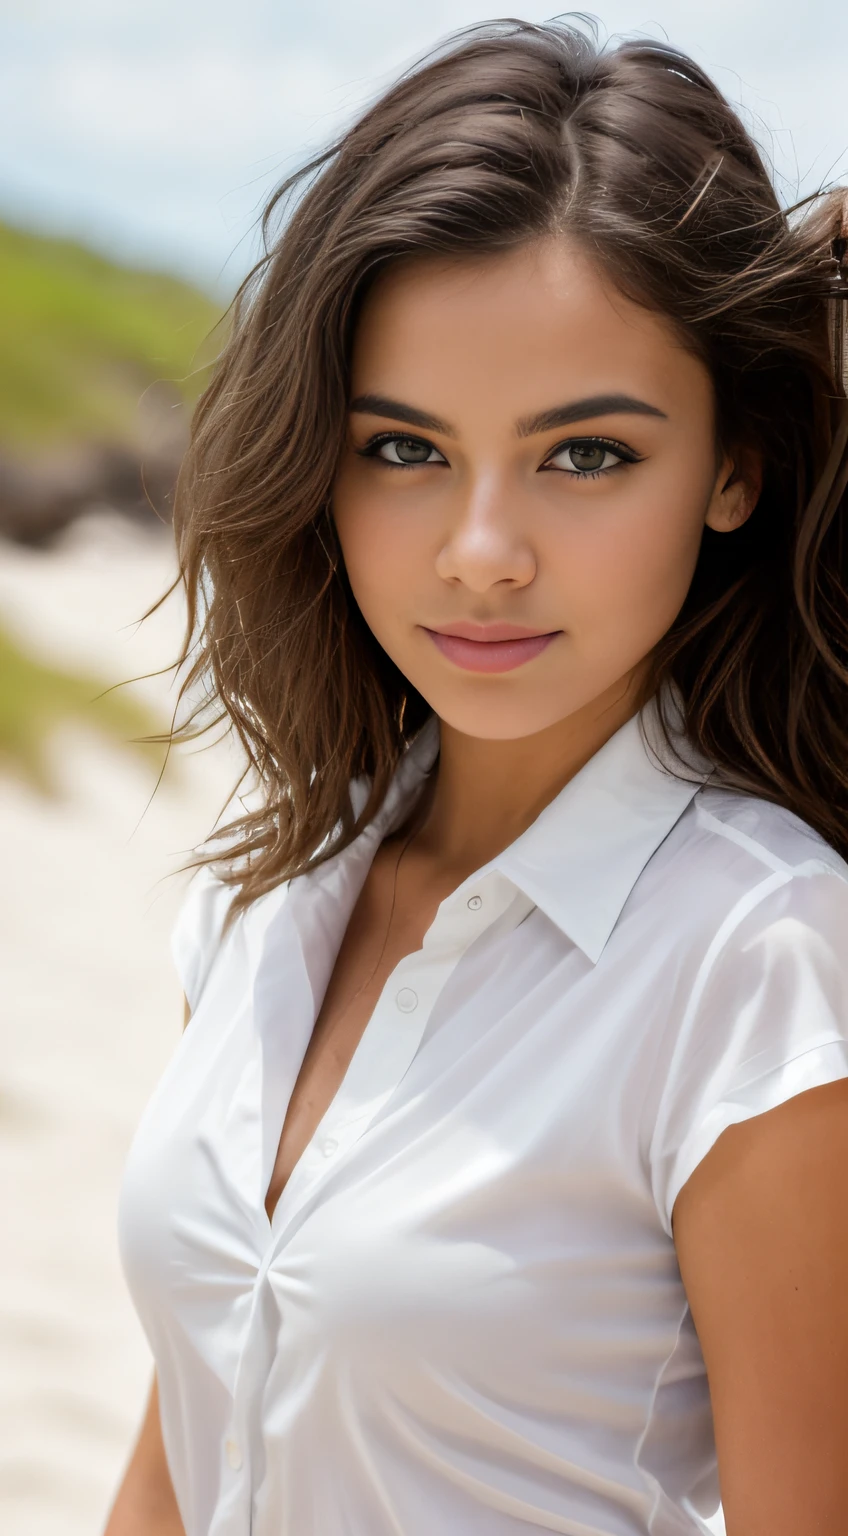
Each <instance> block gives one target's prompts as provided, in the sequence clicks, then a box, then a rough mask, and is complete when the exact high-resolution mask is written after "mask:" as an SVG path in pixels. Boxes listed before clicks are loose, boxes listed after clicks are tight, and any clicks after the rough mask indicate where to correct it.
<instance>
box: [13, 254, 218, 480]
mask: <svg viewBox="0 0 848 1536" xmlns="http://www.w3.org/2000/svg"><path fill="white" fill-rule="evenodd" d="M220 317H221V306H218V305H216V304H215V303H214V302H213V301H212V300H211V299H209V298H207V297H206V295H204V294H202V293H200V292H198V291H197V290H196V289H194V288H192V287H191V286H190V285H189V284H187V283H183V282H180V281H178V280H177V279H175V278H171V277H165V276H160V275H158V274H156V273H150V272H140V271H133V270H132V269H129V268H125V267H121V266H118V265H116V264H115V263H113V262H110V261H107V260H105V259H104V258H103V257H101V256H96V255H94V254H93V253H92V252H90V251H87V250H85V249H84V248H83V247H82V246H79V245H75V244H72V243H71V242H69V241H64V240H51V239H46V238H44V237H43V236H41V235H32V234H27V233H24V232H22V231H20V230H16V229H12V228H10V227H9V226H7V225H3V224H0V444H3V443H5V444H7V445H10V446H14V447H15V448H17V449H23V450H25V451H26V450H27V449H29V450H33V449H37V448H39V447H41V446H44V445H46V444H50V443H55V442H63V443H67V442H70V441H74V440H79V439H88V440H91V439H97V440H98V441H111V442H117V443H124V444H127V445H133V444H135V442H136V440H137V435H138V429H137V413H138V403H139V399H140V397H141V396H142V395H143V393H144V391H145V389H147V388H148V387H149V386H150V385H151V384H153V383H156V382H157V381H163V380H164V381H167V382H168V383H169V384H172V385H174V386H176V389H177V390H178V392H179V394H180V396H181V397H182V398H183V399H184V400H185V401H186V402H188V403H191V402H192V401H193V400H194V399H195V398H196V397H197V395H198V394H199V392H200V389H201V388H202V385H203V382H204V376H205V366H206V365H208V363H209V362H211V360H212V358H213V357H214V355H215V353H216V352H217V350H218V348H219V346H220V333H217V334H216V336H215V337H212V336H210V333H211V332H212V330H213V328H214V327H215V326H216V323H217V322H218V321H219V319H220Z"/></svg>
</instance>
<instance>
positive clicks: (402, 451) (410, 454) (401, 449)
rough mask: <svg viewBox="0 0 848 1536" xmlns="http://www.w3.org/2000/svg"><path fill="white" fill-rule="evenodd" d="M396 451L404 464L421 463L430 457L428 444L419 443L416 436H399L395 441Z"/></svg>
mask: <svg viewBox="0 0 848 1536" xmlns="http://www.w3.org/2000/svg"><path fill="white" fill-rule="evenodd" d="M395 453H396V454H397V456H398V458H399V459H402V460H403V462H404V464H421V463H422V462H423V460H424V459H428V458H429V457H430V449H429V448H428V446H427V444H426V443H417V442H416V441H415V438H414V437H399V438H398V439H397V441H396V443H395Z"/></svg>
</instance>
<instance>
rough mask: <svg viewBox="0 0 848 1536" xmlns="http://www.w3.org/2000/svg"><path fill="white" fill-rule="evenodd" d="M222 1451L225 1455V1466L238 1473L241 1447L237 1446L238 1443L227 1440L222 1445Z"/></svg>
mask: <svg viewBox="0 0 848 1536" xmlns="http://www.w3.org/2000/svg"><path fill="white" fill-rule="evenodd" d="M224 1450H225V1451H226V1454H227V1465H228V1466H230V1467H232V1469H233V1471H234V1472H238V1470H239V1467H240V1466H241V1446H240V1445H239V1443H238V1441H237V1440H227V1441H226V1443H225V1445H224Z"/></svg>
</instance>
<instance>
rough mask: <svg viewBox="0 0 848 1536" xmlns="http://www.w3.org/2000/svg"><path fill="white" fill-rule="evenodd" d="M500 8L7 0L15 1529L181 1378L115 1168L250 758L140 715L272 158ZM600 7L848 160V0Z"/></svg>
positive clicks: (5, 1254)
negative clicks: (192, 454)
mask: <svg viewBox="0 0 848 1536" xmlns="http://www.w3.org/2000/svg"><path fill="white" fill-rule="evenodd" d="M497 14H499V12H498V11H497V10H492V9H491V8H490V6H489V5H487V4H478V3H473V0H450V3H448V0H415V3H413V4H407V3H405V0H391V3H390V0H358V3H357V4H356V5H355V6H352V5H350V4H349V3H346V0H310V4H309V5H302V4H295V3H294V0H240V4H238V5H234V4H232V3H224V0H202V3H201V0H74V4H73V5H68V4H67V0H26V3H25V4H24V3H21V4H17V3H14V0H0V849H2V855H0V857H2V862H3V878H2V882H0V968H1V969H0V1026H2V1033H0V1188H2V1190H3V1204H2V1212H0V1231H2V1263H0V1360H2V1369H0V1420H2V1423H3V1426H4V1432H3V1436H2V1438H0V1529H2V1530H3V1531H4V1532H8V1533H9V1536H58V1533H61V1536H97V1533H98V1532H100V1531H101V1529H102V1526H103V1523H104V1520H105V1516H106V1512H107V1509H108V1506H109V1503H110V1501H111V1497H112V1494H113V1492H114V1489H115V1486H116V1483H117V1481H118V1479H119V1477H120V1475H121V1472H122V1468H123V1465H124V1463H125V1459H126V1456H127V1454H128V1451H129V1447H130V1444H131V1441H132V1439H133V1437H134V1434H135V1430H136V1427H137V1424H138V1421H139V1416H140V1413H141V1409H142V1403H143V1398H144V1396H145V1394H146V1390H147V1385H148V1380H149V1372H150V1361H149V1358H148V1354H147V1348H146V1345H145V1342H144V1340H143V1337H142V1336H141V1333H140V1330H139V1328H138V1325H137V1323H136V1321H135V1317H134V1314H133V1312H132V1309H131V1307H130V1303H129V1300H128V1297H127V1295H126V1292H125V1289H124V1285H123V1280H122V1277H121V1273H120V1268H119V1264H118V1258H117V1252H116V1245H115V1203H116V1195H117V1189H118V1183H119V1179H120V1174H121V1169H122V1165H123V1160H124V1157H125V1155H126V1150H127V1146H128V1143H129V1139H130V1136H131V1134H132V1131H133V1128H134V1126H135V1124H136V1121H137V1119H138V1116H139V1114H140V1112H141V1110H142V1108H143V1106H144V1103H145V1102H146V1099H147V1097H148V1096H149V1094H150V1092H151V1091H152V1089H153V1087H154V1085H155V1083H156V1080H157V1078H158V1076H159V1074H160V1072H161V1070H162V1068H163V1066H164V1064H165V1062H166V1060H167V1058H168V1055H169V1053H170V1051H171V1050H172V1049H173V1047H174V1045H175V1043H176V1040H177V1039H178V1036H179V1031H180V1027H181V1002H180V991H179V985H178V982H177V979H176V976H175V974H174V972H173V969H172V966H171V960H170V954H169V947H168V939H169V932H170V927H171V924H172V922H173V917H174V914H175V911H176V907H177V904H178V902H179V899H180V895H181V892H182V889H183V887H184V883H185V877H184V876H182V875H179V874H177V873H175V871H177V870H178V869H179V866H180V863H181V862H182V861H183V860H184V859H185V858H186V856H187V854H188V852H189V850H190V849H191V848H192V846H193V845H194V844H196V843H197V842H198V841H199V840H200V839H201V838H202V837H203V835H204V834H205V832H206V831H207V830H208V829H209V827H210V826H211V824H212V822H213V821H214V819H215V817H216V816H217V814H218V812H219V810H220V808H221V806H222V804H223V803H224V801H225V800H226V799H227V798H228V795H229V793H230V791H231V789H232V787H233V784H234V781H235V779H236V777H237V776H238V770H239V762H238V756H237V753H236V751H235V749H234V748H233V746H232V745H231V744H228V743H227V742H226V741H225V740H224V741H219V742H218V743H217V744H214V745H212V746H211V747H209V748H207V749H204V750H200V749H199V747H197V746H195V747H193V748H191V749H190V750H186V749H183V750H181V751H180V752H179V753H178V754H173V755H172V757H171V759H170V761H169V763H168V765H167V768H166V770H165V772H164V774H162V775H161V782H159V783H158V787H157V780H158V779H159V777H160V770H161V769H162V766H163V760H164V754H163V751H162V749H161V748H154V747H149V746H148V747H144V746H140V745H138V744H137V742H136V738H138V737H139V736H143V735H145V734H146V733H148V732H149V731H150V730H151V729H152V730H156V729H161V728H162V727H163V726H165V725H166V724H167V722H168V720H169V718H170V715H171V712H172V710H173V707H174V696H175V690H174V675H173V672H169V671H168V670H164V671H162V670H160V669H163V668H164V669H167V667H168V665H169V663H170V662H171V661H172V660H173V658H174V656H175V654H176V650H177V646H178V644H179V640H180V637H181V633H182V624H183V610H182V601H181V597H180V594H179V593H178V592H177V593H174V594H173V595H172V596H171V597H170V598H169V599H168V600H167V602H166V603H165V604H164V605H163V606H162V607H161V608H160V609H159V610H158V611H157V612H156V614H155V615H154V616H153V617H151V618H149V619H148V620H146V621H145V622H144V623H141V622H140V620H141V616H142V615H143V614H144V612H145V610H146V609H147V608H148V607H149V605H150V604H151V603H153V602H154V601H155V600H156V599H157V598H158V597H159V596H160V595H161V594H162V593H163V592H164V591H165V589H166V588H167V587H168V586H169V584H170V582H171V581H172V579H173V575H174V561H173V555H172V548H171V542H172V541H171V534H170V530H169V526H168V518H169V496H170V491H171V488H172V485H173V480H174V476H175V474H176V470H177V466H178V464H179V460H180V456H181V453H182V451H183V446H184V443H185V438H186V431H187V423H188V419H189V415H190V410H191V406H192V403H193V401H194V400H195V399H196V397H197V394H198V392H199V390H200V389H201V388H202V385H203V382H204V379H205V378H206V377H207V370H208V366H209V363H210V361H211V360H212V359H213V358H214V355H215V352H216V349H217V347H218V345H219V344H220V339H221V335H222V331H221V328H220V324H219V322H220V321H221V317H222V315H223V314H224V312H225V310H226V307H227V305H228V303H229V300H230V298H231V297H232V294H233V292H234V290H235V288H236V286H237V284H238V282H239V280H240V279H241V277H242V276H243V275H244V274H245V273H246V271H247V270H248V268H249V266H250V265H251V263H252V261H253V260H254V259H255V257H256V255H257V254H258V251H259V246H258V240H257V233H256V220H257V218H258V215H259V213H260V212H261V208H262V205H263V202H264V200H265V198H266V197H267V195H268V194H269V193H270V192H271V190H272V189H273V187H274V186H275V185H276V184H277V182H278V181H279V180H280V179H282V177H283V176H284V175H285V174H286V173H287V172H289V171H290V170H291V169H293V168H294V166H295V165H297V164H298V163H299V162H300V161H301V160H303V159H305V158H306V157H307V155H308V153H309V152H310V150H313V149H315V148H317V147H318V146H319V145H320V144H321V143H322V142H323V141H324V140H325V139H326V138H327V137H329V136H330V135H331V134H332V133H333V132H334V131H336V129H337V128H338V127H339V126H340V125H342V124H343V123H344V122H346V121H348V120H349V119H350V118H351V116H352V115H353V114H355V113H356V111H357V110H358V109H359V108H360V107H361V106H362V105H363V104H364V103H365V102H367V101H368V100H369V99H370V98H372V97H373V96H374V95H375V94H377V93H378V92H379V91H380V90H381V89H382V88H383V87H384V86H385V85H386V84H388V83H389V81H390V80H391V79H392V78H393V76H394V75H395V74H396V73H397V72H398V71H399V70H400V69H401V68H403V67H404V66H405V65H407V64H409V63H410V62H412V60H413V59H414V58H415V57H417V56H418V55H419V54H420V53H421V52H423V51H424V50H425V49H426V48H427V47H428V46H430V45H431V44H432V43H434V42H435V41H436V40H437V39H438V38H440V37H442V36H443V35H444V34H445V33H447V32H448V31H450V30H452V29H454V28H456V27H459V26H462V25H464V24H467V23H471V22H474V21H479V20H484V19H488V18H490V17H491V16H493V15H497ZM519 14H520V15H521V16H523V17H525V18H526V19H530V20H542V19H544V18H545V17H546V16H548V15H550V14H552V13H551V11H550V10H549V9H548V7H547V6H545V5H537V4H531V3H528V4H524V5H523V6H522V7H521V8H520V10H519ZM591 14H594V15H595V16H596V17H597V19H598V21H599V24H600V28H601V35H602V36H610V37H614V36H615V35H616V34H619V33H627V34H632V33H639V34H642V35H648V36H651V37H654V38H659V39H663V38H665V39H668V40H669V41H671V42H672V43H675V44H677V45H678V46H681V47H683V48H685V49H686V50H687V51H688V52H690V53H691V54H692V55H693V56H694V57H695V59H696V60H697V61H698V62H699V63H700V64H701V65H703V66H704V67H705V68H706V69H707V70H708V71H709V73H710V74H711V75H712V76H713V78H714V79H715V80H716V81H717V82H718V83H719V85H720V86H721V88H722V89H723V90H724V91H725V93H726V94H727V95H728V96H729V97H730V98H731V99H732V100H733V101H734V102H735V103H736V104H737V105H738V106H739V108H740V110H741V111H742V113H743V116H744V117H745V119H746V121H747V123H748V124H749V126H750V127H751V128H752V129H753V131H754V134H755V136H756V138H757V140H758V141H759V143H760V144H761V146H762V148H763V149H764V151H765V153H766V155H767V157H768V159H769V161H770V163H771V164H772V165H773V167H774V173H775V179H776V184H777V187H778V191H779V194H780V196H781V198H782V199H783V200H784V202H786V203H789V202H792V201H794V200H795V199H797V198H798V197H799V196H802V195H804V194H805V193H807V192H810V191H812V190H814V189H815V188H816V187H818V186H819V185H821V184H822V183H826V182H828V181H831V180H835V179H839V178H840V177H841V178H842V179H843V180H844V179H846V178H848V115H847V114H846V110H845V108H846V101H848V7H846V6H845V5H844V0H807V4H806V5H804V6H800V5H798V4H797V3H790V0H764V3H760V0H732V3H731V0H673V3H672V0H653V3H651V0H614V3H610V4H607V5H605V6H604V7H603V8H602V9H601V8H600V7H599V8H598V9H597V10H596V11H593V12H592V13H591ZM216 327H217V329H216ZM143 673H154V674H155V675H153V676H149V677H147V678H146V679H144V680H141V681H135V682H132V683H127V682H126V680H127V679H131V678H138V676H139V674H143ZM125 683H126V686H121V687H118V688H113V686H112V685H115V684H125ZM109 690H110V691H109ZM154 791H155V792H154ZM719 1528H720V1527H719V1525H718V1524H717V1525H716V1529H719Z"/></svg>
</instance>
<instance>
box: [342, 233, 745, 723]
mask: <svg viewBox="0 0 848 1536" xmlns="http://www.w3.org/2000/svg"><path fill="white" fill-rule="evenodd" d="M732 477H733V464H732V462H731V461H730V460H729V459H727V458H726V457H725V458H723V459H722V460H721V462H719V460H718V457H717V454H716V447H715V430H714V402H713V390H712V384H711V381H710V378H709V375H708V373H707V370H706V369H705V368H704V366H703V365H702V364H701V363H700V362H699V361H698V360H697V359H696V358H694V357H693V356H692V355H691V354H690V353H688V352H686V351H684V350H683V349H682V347H681V346H680V344H679V342H678V341H677V340H676V339H675V337H674V335H673V333H672V331H671V329H670V327H669V326H668V324H667V323H666V322H665V321H664V320H663V319H662V318H660V317H657V316H656V315H654V314H651V313H648V312H647V311H645V310H643V309H640V308H639V307H637V306H636V305H634V304H632V303H631V302H630V301H628V300H627V299H625V298H624V297H622V295H621V294H620V293H618V292H617V291H616V290H614V289H613V288H611V287H610V285H609V284H608V283H607V282H606V281H605V280H604V279H603V277H602V275H601V274H600V273H599V271H598V269H597V268H596V267H595V266H593V265H592V263H591V262H590V261H589V260H588V259H587V258H586V257H584V256H583V255H581V254H580V252H579V251H577V250H575V248H574V247H573V246H571V245H569V244H568V243H566V242H565V241H564V240H561V239H557V240H554V239H546V240H543V241H538V242H536V243H534V244H529V245H526V246H523V247H521V248H520V249H517V250H516V251H514V252H509V253H508V254H506V255H502V256H495V257H489V258H486V259H483V260H479V261H478V260H471V259H458V260H455V261H442V260H438V261H437V260H435V259H428V260H421V261H414V262H409V263H403V264H399V265H397V266H395V267H393V268H391V269H390V270H389V271H388V272H387V273H386V274H385V275H384V276H383V277H382V278H381V279H380V280H379V281H378V283H377V284H376V285H375V287H374V288H373V289H372V291H371V293H370V295H369V297H368V299H367V301H366V303H365V306H364V308H363V312H362V315H361V318H360V321H359V325H358V328H357V334H356V338H355V346H354V355H353V365H352V391H351V405H350V412H349V421H348V433H347V442H346V445H345V449H344V452H343V455H342V458H341V461H340V464H339V468H338V472H337V477H336V481H335V486H334V492H333V512H334V517H335V522H336V526H337V529H338V535H339V539H340V542H341V547H342V551H343V555H344V560H345V565H346V568H347V572H348V576H349V579H350V583H351V587H352V590H353V593H354V596H355V598H356V601H357V603H358V604H359V607H360V609H361V610H362V613H363V615H364V618H365V620H366V622H367V624H368V625H369V627H370V628H371V630H372V631H373V633H374V634H375V636H376V638H377V640H378V641H379V642H380V644H381V645H382V646H383V648H384V650H386V651H387V652H388V654H389V656H390V657H391V658H392V660H393V661H394V662H395V663H396V664H397V666H398V667H399V668H400V670H401V672H403V673H404V675H405V676H406V677H407V678H408V679H409V681H410V683H412V685H413V686H414V687H415V688H416V689H417V690H418V692H419V693H420V694H422V695H423V697H424V698H425V699H426V700H427V702H428V703H429V704H430V705H431V707H432V708H433V709H434V710H435V712H436V714H437V715H439V716H440V718H441V719H442V720H444V721H446V722H447V723H448V724H449V725H451V726H453V727H454V729H456V730H458V731H460V732H462V733H464V734H467V735H471V736H476V737H481V738H485V739H489V740H495V739H501V740H503V739H511V738H516V737H521V736H528V735H531V734H533V733H535V732H537V731H541V730H544V729H546V728H547V727H550V726H552V725H554V724H555V723H556V722H557V721H560V720H564V719H565V717H566V716H569V715H571V714H573V713H575V712H576V711H577V710H579V709H582V708H585V707H586V706H588V705H591V704H592V702H593V701H595V700H600V699H601V698H603V697H604V696H610V697H612V696H613V694H614V692H615V690H616V689H619V692H620V691H621V689H622V688H624V689H626V688H628V687H629V686H630V685H631V684H632V682H633V681H634V680H638V678H639V676H640V674H641V671H642V668H643V665H644V663H645V660H646V658H647V657H648V656H649V654H650V652H651V650H652V649H653V647H654V646H655V645H656V644H657V642H658V641H659V640H660V639H661V637H662V636H663V635H664V634H665V633H666V631H667V630H668V629H669V627H670V626H671V624H672V623H673V621H674V619H675V617H676V615H677V614H678V612H679V610H680V608H681V606H682V604H683V601H684V599H685V597H686V593H687V590H688V588H689V585H690V582H691V579H692V574H693V571H694V569H695V563H696V560H697V557H698V550H699V546H700V543H701V534H702V530H703V527H704V524H705V523H709V525H710V526H711V527H713V528H716V529H718V530H722V531H729V530H730V529H732V528H733V527H734V526H736V525H737V524H738V522H739V521H741V520H744V517H745V516H746V515H747V512H749V511H750V510H751V506H752V505H753V500H754V495H755V491H754V489H752V488H749V487H746V486H745V485H744V484H743V483H742V482H741V481H740V480H739V479H736V478H733V483H732V484H731V485H729V486H728V487H727V488H726V489H725V486H726V482H727V481H728V480H729V479H731V478H732Z"/></svg>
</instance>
